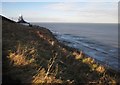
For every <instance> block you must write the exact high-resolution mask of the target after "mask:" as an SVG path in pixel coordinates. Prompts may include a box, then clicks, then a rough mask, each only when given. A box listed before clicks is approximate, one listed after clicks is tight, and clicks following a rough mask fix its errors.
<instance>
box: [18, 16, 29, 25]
mask: <svg viewBox="0 0 120 85" xmlns="http://www.w3.org/2000/svg"><path fill="white" fill-rule="evenodd" d="M17 23H20V24H22V25H26V26H30V23H28V22H26V21H25V20H24V19H23V16H22V15H21V14H20V15H19V18H18V21H17Z"/></svg>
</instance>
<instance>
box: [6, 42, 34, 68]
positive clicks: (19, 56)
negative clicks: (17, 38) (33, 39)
mask: <svg viewBox="0 0 120 85" xmlns="http://www.w3.org/2000/svg"><path fill="white" fill-rule="evenodd" d="M35 51H36V50H35V48H28V47H27V46H22V45H21V44H19V45H18V47H17V50H16V51H15V52H10V53H9V56H8V58H9V59H10V61H11V63H12V64H13V65H15V66H19V65H28V64H31V63H33V62H35Z"/></svg>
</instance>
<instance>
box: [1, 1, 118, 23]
mask: <svg viewBox="0 0 120 85" xmlns="http://www.w3.org/2000/svg"><path fill="white" fill-rule="evenodd" d="M52 1H53V2H49V1H48V2H7V1H6V2H5V1H3V2H2V15H3V16H6V17H8V18H10V19H13V20H15V21H17V19H18V17H19V15H20V14H22V15H23V17H24V19H25V20H27V21H29V22H65V23H117V22H118V2H117V0H115V1H114V2H112V1H113V0H104V1H102V0H101V1H100V2H97V1H91V2H89V1H88V0H84V2H83V0H81V2H68V1H66V2H58V1H57V0H52ZM62 1H63V0H62Z"/></svg>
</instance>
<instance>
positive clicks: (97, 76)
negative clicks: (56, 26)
mask: <svg viewBox="0 0 120 85" xmlns="http://www.w3.org/2000/svg"><path fill="white" fill-rule="evenodd" d="M2 61H3V62H2V65H3V66H2V67H3V68H2V70H3V71H2V72H3V73H2V83H3V84H8V83H18V84H24V83H28V84H36V83H37V84H38V83H41V84H53V85H54V84H55V83H59V84H72V85H74V84H75V85H76V84H78V85H79V84H85V85H87V84H90V83H95V84H112V83H114V84H116V83H119V82H118V81H119V76H118V73H117V72H115V71H113V70H112V69H107V68H105V67H104V66H102V65H100V64H99V63H97V62H96V61H95V60H94V59H92V58H90V57H89V56H86V55H85V54H84V53H82V52H79V51H77V50H76V49H74V48H70V47H67V46H65V45H64V44H62V43H60V42H59V41H58V40H57V39H56V38H55V37H54V35H53V34H52V32H51V31H50V30H48V29H46V28H44V27H40V26H31V27H30V26H25V25H21V24H19V23H16V22H14V21H12V20H9V19H7V18H5V17H2Z"/></svg>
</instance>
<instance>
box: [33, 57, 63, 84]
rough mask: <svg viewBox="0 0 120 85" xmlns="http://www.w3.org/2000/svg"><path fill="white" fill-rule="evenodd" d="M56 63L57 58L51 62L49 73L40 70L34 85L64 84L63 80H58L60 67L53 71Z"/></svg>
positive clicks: (48, 68) (35, 76)
mask: <svg viewBox="0 0 120 85" xmlns="http://www.w3.org/2000/svg"><path fill="white" fill-rule="evenodd" d="M55 62H56V56H54V57H53V58H51V59H50V60H49V63H48V67H47V71H46V70H45V69H44V68H39V69H38V73H37V74H36V75H34V76H33V81H32V83H33V84H42V83H44V84H48V83H51V84H54V83H62V80H60V79H57V78H56V75H57V71H58V66H56V67H55V69H52V67H53V65H54V63H55Z"/></svg>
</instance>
